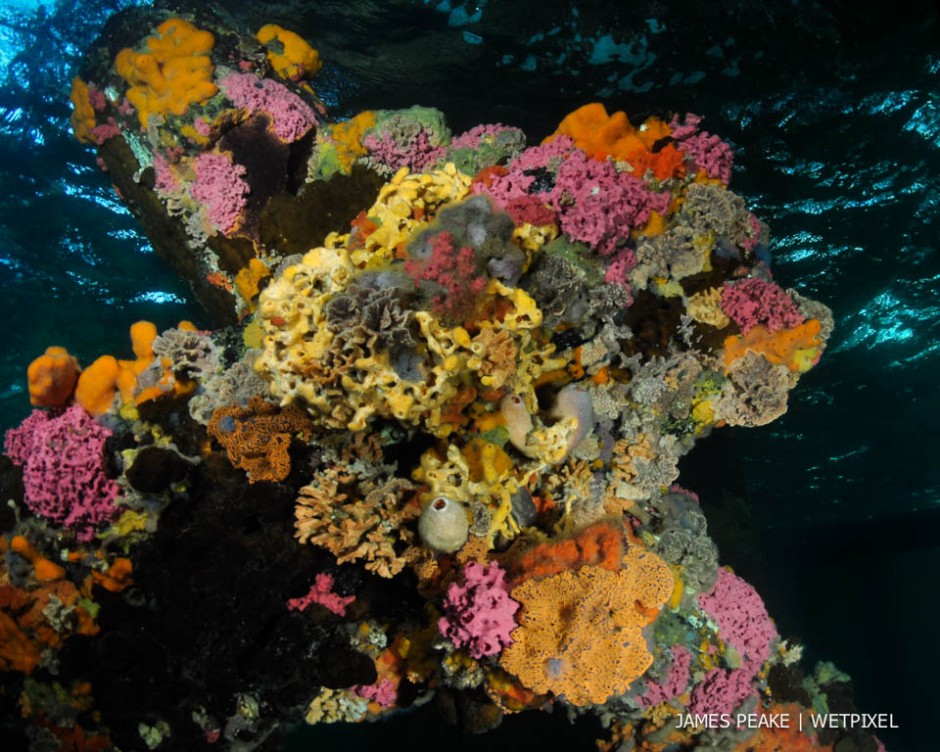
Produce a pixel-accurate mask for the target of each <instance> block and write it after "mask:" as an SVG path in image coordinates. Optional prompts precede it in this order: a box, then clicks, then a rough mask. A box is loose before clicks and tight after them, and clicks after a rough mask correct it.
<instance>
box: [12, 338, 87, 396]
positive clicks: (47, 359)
mask: <svg viewBox="0 0 940 752" xmlns="http://www.w3.org/2000/svg"><path fill="white" fill-rule="evenodd" d="M80 371H81V368H79V366H78V361H77V360H75V358H73V357H72V356H71V355H70V354H69V351H68V350H66V349H65V348H64V347H47V348H46V352H45V354H43V355H40V356H39V357H38V358H36V360H34V361H33V362H32V363H30V364H29V368H27V369H26V380H27V382H28V384H29V402H30V404H31V405H35V406H36V407H63V406H65V404H66V403H67V402H68V401H69V398H71V396H72V392H74V391H75V383H76V382H77V381H78V374H79V372H80Z"/></svg>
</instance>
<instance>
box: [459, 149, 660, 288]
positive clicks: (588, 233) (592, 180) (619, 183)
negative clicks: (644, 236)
mask: <svg viewBox="0 0 940 752" xmlns="http://www.w3.org/2000/svg"><path fill="white" fill-rule="evenodd" d="M474 190H475V191H476V192H477V193H488V194H489V195H490V196H492V197H493V199H494V200H495V201H496V202H497V203H498V204H499V205H500V206H501V207H504V208H506V209H507V211H508V208H509V207H510V206H514V205H515V204H516V203H517V202H519V201H521V200H523V199H526V198H536V199H537V200H538V201H539V202H540V203H544V204H546V205H548V206H550V207H551V208H552V209H554V211H555V213H556V214H557V216H558V218H559V221H560V224H561V229H562V230H563V231H564V232H565V233H566V234H567V235H568V236H569V237H570V238H571V239H572V240H577V241H581V242H582V243H587V244H588V245H590V246H591V247H592V248H594V249H595V250H596V251H598V252H599V253H600V254H601V255H604V256H609V255H612V254H613V253H615V252H616V251H617V249H618V248H620V247H622V246H623V244H624V243H625V242H626V241H627V239H628V238H629V237H630V232H631V231H632V230H634V229H637V228H640V227H642V226H643V225H645V224H646V223H647V222H648V221H649V219H650V216H651V213H652V212H653V211H656V212H659V213H660V214H665V213H666V211H667V210H668V208H669V202H670V200H671V194H670V193H669V192H666V191H663V192H656V191H651V190H650V189H649V186H648V185H647V184H646V183H645V182H644V181H643V180H640V179H639V178H636V177H634V176H633V175H630V174H628V173H625V172H618V171H617V168H616V166H615V165H614V163H613V162H610V161H598V160H596V159H590V158H589V157H588V156H587V154H585V153H584V152H583V151H581V150H580V149H575V148H574V143H573V142H572V140H571V139H570V138H568V137H567V136H561V137H559V138H556V139H554V140H553V141H550V142H549V143H547V144H544V145H542V146H534V147H532V148H530V149H526V150H525V151H524V152H522V154H520V155H519V156H518V157H517V158H516V159H514V160H513V161H512V162H511V163H510V165H509V167H508V168H507V170H506V174H504V175H495V176H493V177H492V178H491V179H490V180H489V182H488V183H482V182H481V183H477V184H475V185H474ZM626 271H629V269H627V270H626ZM617 273H618V271H615V272H613V274H615V275H616V274H617ZM624 273H625V272H624Z"/></svg>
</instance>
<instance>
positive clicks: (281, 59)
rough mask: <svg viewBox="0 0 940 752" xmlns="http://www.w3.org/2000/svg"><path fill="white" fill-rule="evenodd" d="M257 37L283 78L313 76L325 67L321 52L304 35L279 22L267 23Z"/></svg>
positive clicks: (273, 66) (298, 78) (271, 62)
mask: <svg viewBox="0 0 940 752" xmlns="http://www.w3.org/2000/svg"><path fill="white" fill-rule="evenodd" d="M255 38H257V40H258V41H259V42H261V44H263V45H264V46H265V48H266V53H265V54H266V55H267V58H268V62H269V63H270V64H271V67H272V68H274V70H275V71H276V72H277V74H278V75H279V76H282V77H283V78H287V79H289V80H291V81H301V80H303V79H305V78H313V76H314V75H316V73H317V71H319V70H320V68H322V67H323V63H322V62H321V60H320V53H319V52H317V51H316V50H315V49H313V47H311V46H310V45H309V44H307V42H306V40H304V39H303V37H301V36H300V35H298V34H295V33H294V32H293V31H288V30H287V29H284V28H282V27H280V26H278V25H277V24H265V25H264V26H262V27H261V28H260V29H258V33H257V34H255Z"/></svg>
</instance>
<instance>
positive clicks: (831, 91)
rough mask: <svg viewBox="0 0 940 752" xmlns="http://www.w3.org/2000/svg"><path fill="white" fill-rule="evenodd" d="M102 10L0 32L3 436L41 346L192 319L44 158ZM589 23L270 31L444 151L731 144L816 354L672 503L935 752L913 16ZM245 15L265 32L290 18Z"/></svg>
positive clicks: (65, 174)
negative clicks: (616, 115) (601, 113)
mask: <svg viewBox="0 0 940 752" xmlns="http://www.w3.org/2000/svg"><path fill="white" fill-rule="evenodd" d="M126 4H127V3H124V2H110V3H109V2H103V3H99V2H71V3H68V2H66V3H62V4H60V5H58V6H49V8H48V10H47V11H39V12H37V11H35V10H32V9H31V7H30V4H29V3H9V2H8V3H4V4H3V6H2V7H0V13H2V18H4V19H5V21H4V23H3V25H2V26H0V48H2V52H0V74H2V76H3V84H2V87H0V186H2V192H0V290H2V293H3V294H2V296H0V316H2V318H3V319H4V322H5V326H4V327H3V331H4V335H5V339H4V345H3V347H2V348H0V423H2V425H3V427H4V428H5V427H9V426H11V425H13V424H15V423H16V422H17V421H18V420H20V419H21V418H22V417H24V416H25V414H26V413H27V412H28V400H27V398H26V396H25V379H24V373H25V367H26V365H27V363H28V362H29V361H30V360H31V359H32V358H33V357H35V356H36V355H38V354H39V353H41V352H42V350H43V349H44V348H45V347H46V346H47V345H49V344H62V345H65V346H67V347H68V348H69V349H70V350H71V351H73V352H74V353H76V354H77V355H78V356H79V357H80V359H81V360H83V361H84V362H86V363H87V362H90V361H91V360H92V359H93V358H94V357H96V356H97V355H99V354H101V353H105V352H123V351H125V350H126V349H127V347H128V344H129V343H128V338H127V327H128V326H129V325H130V324H131V323H132V322H133V321H135V320H138V319H141V318H148V319H151V320H153V321H155V322H156V323H157V324H158V326H160V327H161V328H162V327H166V326H169V325H172V324H175V323H176V322H177V321H178V320H180V319H182V318H192V319H194V320H196V321H197V322H199V321H200V320H201V313H200V312H199V311H198V310H197V309H196V308H195V307H194V306H193V304H191V303H190V302H189V300H188V291H187V288H186V286H185V285H184V284H182V283H181V282H180V281H178V280H177V279H176V278H175V277H173V275H172V274H171V273H170V272H169V271H167V270H166V269H165V268H164V267H163V265H162V264H161V263H160V262H159V260H158V259H156V258H155V256H154V255H153V253H152V252H151V250H150V247H149V245H148V243H147V241H146V239H145V238H143V236H142V235H141V234H140V233H139V232H138V228H137V225H136V223H135V221H134V220H133V218H132V217H131V216H130V214H129V213H128V212H127V211H126V209H124V208H123V206H122V204H121V202H120V201H119V200H118V199H117V197H116V196H115V195H114V193H113V191H112V190H111V188H110V186H109V183H108V181H107V177H106V176H105V175H103V174H102V173H100V172H99V171H98V169H97V167H96V166H95V163H94V156H93V154H91V153H90V152H89V151H87V150H85V149H83V148H81V147H80V146H79V145H78V144H77V143H76V142H74V141H73V140H72V139H71V137H70V135H69V133H68V128H67V119H68V108H67V99H68V89H69V82H70V79H71V76H72V75H73V68H74V65H75V63H76V61H77V54H78V53H79V51H80V49H81V47H82V45H84V44H86V43H88V42H89V41H90V40H91V39H92V38H93V36H94V34H95V30H96V29H97V28H99V27H100V25H101V23H102V22H103V19H104V17H105V16H106V15H107V14H108V13H109V12H111V11H113V10H115V9H117V8H118V7H120V6H123V5H126ZM228 5H231V4H228ZM510 6H511V8H510ZM699 6H700V8H701V10H700V11H695V12H687V11H686V10H683V9H684V8H687V7H699ZM305 7H306V6H305ZM535 7H537V8H538V12H537V13H536V12H533V10H532V8H535ZM612 7H614V5H613V4H604V3H582V4H580V6H578V5H576V4H573V3H569V2H544V3H538V4H533V3H511V4H510V3H499V2H492V1H491V2H489V3H487V2H478V3H476V4H469V3H456V2H446V0H445V2H441V3H425V2H420V1H416V2H401V1H399V2H389V3H369V2H359V3H355V2H354V3H341V4H340V3H331V2H323V3H320V4H317V8H318V9H319V10H310V9H307V10H306V11H305V13H307V15H306V16H303V17H302V18H301V17H298V16H295V17H294V20H295V21H297V22H298V23H300V22H301V21H303V22H310V23H314V22H316V23H317V24H318V25H317V26H315V27H314V28H311V29H308V30H306V33H307V36H308V37H309V38H311V40H312V41H313V42H314V44H315V45H317V46H319V47H320V49H321V53H322V54H323V56H324V57H325V58H326V59H327V60H328V61H330V63H329V64H328V65H327V67H326V69H325V70H324V73H323V74H322V75H323V78H322V82H321V86H320V92H321V94H322V95H323V96H324V99H325V100H326V101H328V102H329V103H330V104H331V105H332V106H333V107H334V111H335V112H336V113H338V114H340V115H343V114H351V113H352V112H355V111H357V110H358V109H361V108H364V107H366V106H374V107H393V106H407V105H410V104H414V103H421V104H427V105H433V106H438V107H440V108H441V109H443V110H444V111H445V112H446V113H447V115H448V117H449V118H450V119H451V121H452V122H453V123H454V125H455V128H457V129H458V130H459V129H460V128H461V127H467V126H469V125H472V124H474V123H477V122H486V121H496V120H502V121H503V122H507V123H510V124H515V125H520V126H523V127H525V128H526V129H527V131H528V132H529V133H530V134H531V135H532V136H534V137H541V136H542V135H545V134H546V133H548V132H550V131H551V130H552V129H553V128H554V125H555V124H556V123H557V122H558V120H560V118H561V117H562V116H563V115H564V114H565V113H566V112H567V111H568V110H570V109H574V108H575V107H576V106H578V105H580V104H583V103H585V102H587V101H591V100H594V99H597V98H600V97H603V98H604V99H605V101H606V103H607V104H608V107H609V109H611V110H614V109H626V110H627V112H628V113H634V114H638V113H642V112H648V111H664V110H673V111H678V112H686V111H693V112H698V113H700V114H703V115H704V116H705V118H706V121H705V122H706V124H707V127H708V129H709V130H711V131H713V132H716V133H718V134H720V135H721V136H722V137H724V138H726V139H727V140H728V141H730V142H731V143H732V144H733V145H734V147H735V149H736V153H737V166H736V172H735V177H734V179H733V181H732V186H731V187H732V188H733V189H734V190H735V191H736V192H738V193H740V194H741V195H743V196H744V197H745V198H746V199H747V201H748V203H749V204H750V205H751V206H752V208H754V209H755V210H756V212H757V214H758V215H759V216H760V217H761V218H762V219H764V220H765V221H767V222H768V223H769V224H770V226H771V230H772V233H773V236H774V238H775V240H774V243H773V250H774V254H775V264H774V271H775V274H776V277H777V279H778V281H780V282H781V283H782V284H783V285H784V286H792V287H795V288H797V289H798V290H800V291H801V292H803V293H805V294H807V295H808V296H810V297H812V298H815V299H818V300H821V301H823V302H825V303H827V304H828V305H829V306H831V307H832V309H833V311H834V313H835V316H836V331H835V334H834V336H833V338H832V340H831V341H830V347H829V350H828V351H827V353H826V354H825V356H824V358H823V360H822V362H821V363H820V365H819V366H818V367H817V368H816V369H815V370H813V371H812V372H811V373H810V374H808V375H807V376H806V377H804V379H803V380H802V381H801V383H800V385H799V387H798V388H797V390H796V391H795V392H794V393H793V395H792V397H791V406H790V411H789V413H788V414H787V415H786V416H784V417H783V418H782V419H781V420H779V421H778V422H776V423H774V424H773V425H771V426H769V427H766V428H763V429H759V430H750V431H739V432H730V431H728V432H725V433H724V434H722V435H716V436H714V437H712V438H710V439H708V440H707V441H706V442H704V444H703V446H702V447H700V448H699V449H697V450H696V452H695V455H696V456H694V457H690V458H689V460H688V462H687V466H686V475H685V476H684V477H683V482H684V484H685V485H687V486H690V487H692V488H697V489H699V490H701V491H702V494H703V503H704V504H705V506H706V509H707V510H708V511H709V513H710V520H711V523H712V525H713V530H715V535H716V538H717V540H718V542H719V544H720V545H721V547H722V550H723V553H724V558H725V560H726V561H728V562H729V563H732V564H734V565H735V567H736V568H737V569H738V571H740V572H741V573H742V574H744V575H745V576H748V577H749V578H750V579H752V580H754V581H755V583H756V584H757V585H758V589H759V590H760V591H761V593H762V594H763V595H764V596H765V598H766V599H767V602H768V606H769V610H770V612H771V613H772V614H775V615H776V617H777V620H778V625H779V626H780V629H781V632H782V633H783V634H785V635H786V634H796V635H798V636H799V637H800V638H801V639H802V640H804V641H806V642H807V643H808V647H809V651H810V653H811V655H812V657H814V658H826V659H831V660H834V661H835V662H836V663H837V664H838V665H839V666H840V668H842V669H843V670H845V671H847V672H849V673H850V674H852V675H853V677H854V678H855V679H856V684H857V691H858V702H859V705H860V706H861V707H862V708H863V709H864V710H866V711H868V712H885V713H889V712H893V713H895V714H896V716H897V717H898V719H899V721H900V724H901V726H902V728H901V729H900V730H899V731H897V732H895V733H894V734H885V739H886V740H887V741H888V743H889V745H888V746H889V749H895V750H901V751H902V752H904V751H905V750H909V751H911V752H919V751H920V750H929V749H934V748H936V747H935V745H934V744H933V743H932V742H931V741H930V740H931V738H932V734H933V732H932V730H931V728H930V722H929V719H928V718H923V717H921V716H919V715H918V712H919V711H917V710H914V708H917V707H925V706H923V705H919V703H920V702H921V701H922V700H923V699H926V698H927V697H928V693H929V692H930V691H931V689H932V688H931V687H930V686H929V683H928V682H929V677H928V675H927V672H926V671H925V670H924V667H923V664H922V660H923V658H922V656H921V655H920V654H919V651H920V650H921V648H920V647H918V646H919V645H922V644H924V643H925V642H926V641H927V640H929V639H930V637H931V636H932V633H933V631H934V630H933V624H934V623H935V620H934V617H935V616H936V614H934V613H932V610H935V607H934V606H933V605H932V604H931V603H930V602H929V601H928V597H929V596H928V592H929V590H931V588H927V587H925V584H924V583H925V581H926V578H927V577H928V574H927V573H929V572H932V571H936V570H937V567H938V564H940V548H938V546H940V504H938V500H940V470H938V468H940V463H938V462H937V460H936V456H937V454H938V452H940V428H938V418H940V396H938V394H940V393H938V389H937V386H936V382H937V378H938V374H940V302H938V301H940V284H938V280H940V248H938V237H940V227H938V224H937V217H938V202H940V85H938V81H940V44H938V43H937V40H938V39H940V30H938V25H937V19H936V15H935V14H934V15H932V13H933V12H932V11H931V10H930V7H929V4H926V3H924V4H923V5H922V7H921V8H920V9H919V10H916V11H912V12H910V13H909V14H908V15H906V16H904V17H900V16H896V15H892V13H890V12H889V11H890V9H886V8H883V7H880V6H878V7H876V6H873V7H872V8H871V9H868V8H867V7H866V6H864V5H862V6H859V5H857V4H845V5H844V6H843V4H840V3H836V2H830V3H815V4H814V3H805V4H803V3H797V4H795V5H794V4H791V3H773V2H769V3H758V4H754V3H743V4H741V5H740V6H736V5H735V4H733V3H727V4H724V5H722V4H718V5H717V6H716V4H708V5H707V6H706V4H704V3H699V4H693V5H691V6H686V5H682V6H680V5H679V4H669V3H647V4H645V5H636V6H631V10H630V11H629V13H628V12H627V11H623V13H624V15H623V16H622V17H621V16H618V13H617V12H613V11H611V10H610V8H612ZM242 10H243V11H244V15H245V17H246V18H247V19H248V20H249V22H250V23H254V22H255V21H256V19H257V18H260V17H266V18H271V19H273V20H280V21H281V22H282V23H284V24H285V25H289V24H290V18H291V13H292V12H293V11H292V8H291V4H290V3H270V4H266V3H252V4H250V5H249V4H246V5H245V7H244V8H243V9H242ZM317 12H319V13H322V14H324V17H325V18H327V19H333V21H332V23H326V22H325V21H324V18H321V17H317V16H316V13H317ZM265 14H267V16H266V15H265ZM330 14H333V15H330ZM866 14H868V15H866ZM295 25H296V24H295ZM298 30H300V29H298ZM318 30H320V31H319V35H318ZM442 51H444V52H442ZM891 650H895V651H897V653H898V655H899V656H900V658H895V659H891V658H889V651H891Z"/></svg>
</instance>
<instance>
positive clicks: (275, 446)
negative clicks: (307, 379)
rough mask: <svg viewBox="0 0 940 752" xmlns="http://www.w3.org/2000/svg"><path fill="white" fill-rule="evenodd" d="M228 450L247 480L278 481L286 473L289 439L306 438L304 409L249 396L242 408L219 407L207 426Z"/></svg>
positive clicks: (309, 426)
mask: <svg viewBox="0 0 940 752" xmlns="http://www.w3.org/2000/svg"><path fill="white" fill-rule="evenodd" d="M207 430H208V432H209V435H210V436H212V438H214V439H215V440H216V441H218V442H219V444H221V445H222V447H223V448H224V449H225V451H226V452H227V453H228V458H229V461H230V462H231V463H232V464H233V465H234V466H235V467H240V468H241V469H242V470H245V471H247V473H248V481H249V482H250V483H256V482H258V481H259V480H267V481H272V482H274V483H278V482H280V481H282V480H284V479H285V478H286V477H287V476H288V474H290V455H289V454H288V451H287V450H288V449H289V448H290V442H291V439H292V438H293V437H294V436H295V435H299V436H300V438H301V439H303V440H304V441H308V440H309V439H310V437H311V436H312V435H313V424H312V423H311V420H310V417H309V416H308V415H307V412H306V411H305V410H303V409H302V408H300V407H297V406H295V405H288V406H287V407H285V408H280V407H278V406H277V405H272V404H271V403H269V402H265V401H264V400H263V399H262V398H261V397H252V398H251V400H249V402H248V405H247V406H246V407H239V406H237V405H233V406H231V407H220V408H219V409H218V410H216V411H215V412H214V413H213V414H212V419H211V420H210V421H209V425H208V426H207Z"/></svg>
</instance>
